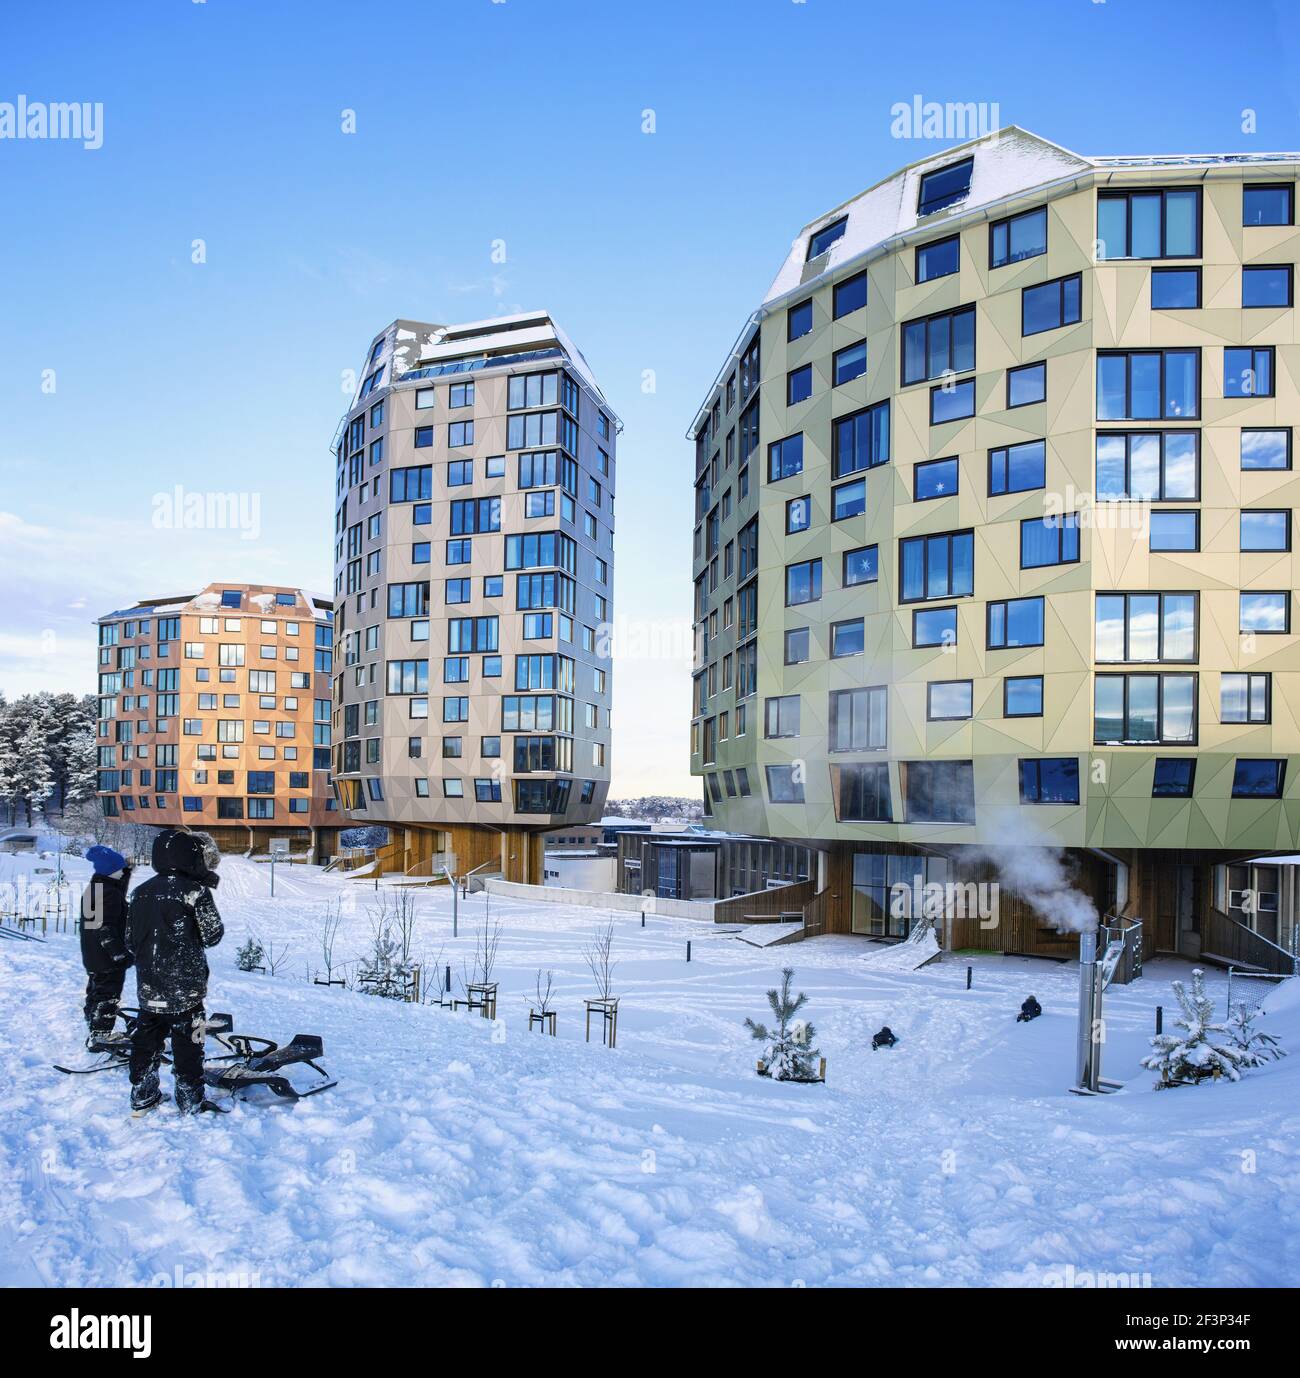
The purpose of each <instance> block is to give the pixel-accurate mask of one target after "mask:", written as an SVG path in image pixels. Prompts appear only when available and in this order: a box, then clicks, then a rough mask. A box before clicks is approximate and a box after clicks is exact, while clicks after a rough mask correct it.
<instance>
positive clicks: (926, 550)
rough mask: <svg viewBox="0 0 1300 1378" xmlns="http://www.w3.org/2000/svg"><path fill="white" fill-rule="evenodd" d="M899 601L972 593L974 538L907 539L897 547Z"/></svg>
mask: <svg viewBox="0 0 1300 1378" xmlns="http://www.w3.org/2000/svg"><path fill="white" fill-rule="evenodd" d="M898 557H899V589H900V594H899V598H900V601H901V602H904V603H915V602H920V601H921V600H923V599H928V598H959V597H964V596H967V595H969V594H973V593H974V592H975V537H974V534H973V533H972V532H970V531H953V532H945V533H944V534H942V535H938V536H909V537H907V538H906V539H904V540H902V541H900V542H899V543H898Z"/></svg>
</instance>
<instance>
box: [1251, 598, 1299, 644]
mask: <svg viewBox="0 0 1300 1378" xmlns="http://www.w3.org/2000/svg"><path fill="white" fill-rule="evenodd" d="M1240 621H1241V630H1242V631H1243V632H1260V633H1262V634H1264V635H1283V634H1286V633H1288V632H1290V630H1291V595H1290V594H1289V593H1243V594H1242V595H1241V605H1240Z"/></svg>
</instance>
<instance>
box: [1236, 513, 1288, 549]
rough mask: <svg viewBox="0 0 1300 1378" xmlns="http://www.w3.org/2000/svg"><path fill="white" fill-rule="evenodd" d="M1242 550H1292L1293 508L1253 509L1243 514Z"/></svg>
mask: <svg viewBox="0 0 1300 1378" xmlns="http://www.w3.org/2000/svg"><path fill="white" fill-rule="evenodd" d="M1241 548H1242V550H1290V549H1291V509H1290V508H1289V507H1287V508H1281V509H1279V510H1277V511H1269V512H1265V511H1259V510H1252V511H1246V512H1242V514H1241Z"/></svg>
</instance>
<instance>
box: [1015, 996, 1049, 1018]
mask: <svg viewBox="0 0 1300 1378" xmlns="http://www.w3.org/2000/svg"><path fill="white" fill-rule="evenodd" d="M1042 1012H1043V1007H1042V1006H1041V1005H1040V1004H1039V1003H1038V1001H1037V1000H1035V999H1034V997H1033V996H1032V995H1031V996H1030V997H1029V999H1028V1000H1026V1001H1025V1003H1024V1004H1023V1005H1021V1007H1020V1013H1019V1014H1018V1015H1016V1023H1017V1024H1028V1023H1029V1021H1030V1020H1031V1019H1037V1018H1038V1016H1039V1015H1040V1014H1042Z"/></svg>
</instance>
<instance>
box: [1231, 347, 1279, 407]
mask: <svg viewBox="0 0 1300 1378" xmlns="http://www.w3.org/2000/svg"><path fill="white" fill-rule="evenodd" d="M1223 395H1224V396H1225V397H1272V396H1273V346H1272V345H1263V346H1260V347H1259V348H1254V347H1247V348H1240V349H1225V350H1224V351H1223Z"/></svg>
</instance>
